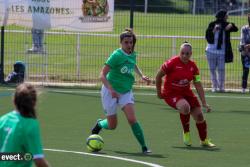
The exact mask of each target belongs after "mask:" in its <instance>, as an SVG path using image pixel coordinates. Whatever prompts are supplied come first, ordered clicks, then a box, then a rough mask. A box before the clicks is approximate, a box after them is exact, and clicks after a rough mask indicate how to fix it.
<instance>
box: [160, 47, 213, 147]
mask: <svg viewBox="0 0 250 167" xmlns="http://www.w3.org/2000/svg"><path fill="white" fill-rule="evenodd" d="M191 56H192V46H191V44H189V43H183V44H182V45H181V47H180V53H179V55H177V56H174V57H172V58H171V59H169V60H167V61H166V62H164V63H163V64H162V66H161V68H160V70H159V71H158V73H157V75H156V90H157V96H158V97H159V98H160V99H164V100H165V102H166V103H167V104H168V105H169V106H171V107H173V108H174V109H176V110H177V111H178V112H179V113H180V120H181V123H182V127H183V142H184V144H185V145H187V146H191V144H192V143H191V138H190V130H189V127H190V115H192V117H193V118H194V120H195V122H196V127H197V129H198V132H199V137H200V142H201V145H202V146H204V147H215V144H213V143H212V142H211V141H210V140H209V138H208V137H207V123H206V120H205V119H204V116H203V113H202V110H201V105H200V103H199V101H198V98H197V97H196V95H195V94H194V93H193V91H192V90H191V84H190V83H191V82H193V84H194V87H195V89H196V91H197V93H198V95H199V98H200V100H201V103H202V107H204V108H205V109H206V110H207V112H210V110H211V108H210V107H209V105H208V104H207V102H206V99H205V93H204V90H203V87H202V84H201V79H200V74H199V70H198V68H197V66H196V64H195V62H193V61H192V60H190V58H191ZM163 77H165V81H164V86H163V90H162V78H163Z"/></svg>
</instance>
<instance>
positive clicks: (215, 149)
mask: <svg viewBox="0 0 250 167" xmlns="http://www.w3.org/2000/svg"><path fill="white" fill-rule="evenodd" d="M172 148H175V149H182V150H191V151H192V150H194V151H214V152H219V151H220V150H221V149H220V148H218V147H215V148H209V147H193V146H191V147H186V146H182V147H180V146H172Z"/></svg>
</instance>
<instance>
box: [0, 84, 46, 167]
mask: <svg viewBox="0 0 250 167" xmlns="http://www.w3.org/2000/svg"><path fill="white" fill-rule="evenodd" d="M13 102H14V104H15V107H16V109H15V110H14V111H12V112H9V113H7V114H5V115H3V116H1V117H0V153H22V154H25V153H31V154H32V157H33V161H34V163H35V165H36V167H48V166H49V165H48V163H47V161H46V160H45V158H44V154H43V149H42V144H41V137H40V128H39V122H38V120H37V117H36V111H35V106H36V102H37V92H36V90H35V88H34V87H33V86H32V85H30V84H27V83H23V84H20V85H19V86H18V87H17V88H16V91H15V94H14V99H13ZM0 166H1V167H31V166H32V161H0Z"/></svg>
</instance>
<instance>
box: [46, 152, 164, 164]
mask: <svg viewBox="0 0 250 167" xmlns="http://www.w3.org/2000/svg"><path fill="white" fill-rule="evenodd" d="M43 150H45V151H53V152H62V153H73V154H81V155H89V156H94V157H104V158H110V159H117V160H121V161H127V162H133V163H137V164H143V165H147V166H150V167H164V166H161V165H158V164H153V163H149V162H144V161H138V160H134V159H128V158H123V157H117V156H111V155H103V154H93V153H87V152H78V151H69V150H59V149H49V148H45V149H43Z"/></svg>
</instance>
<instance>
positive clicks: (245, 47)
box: [239, 13, 250, 93]
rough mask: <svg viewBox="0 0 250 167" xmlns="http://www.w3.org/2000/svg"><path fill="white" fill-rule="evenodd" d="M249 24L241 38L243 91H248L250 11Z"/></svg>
mask: <svg viewBox="0 0 250 167" xmlns="http://www.w3.org/2000/svg"><path fill="white" fill-rule="evenodd" d="M247 18H248V25H245V26H243V27H242V28H241V40H240V47H239V51H240V52H241V62H242V67H243V75H242V84H241V86H242V93H245V92H246V89H247V80H248V74H249V67H250V27H249V26H250V13H249V14H248V17H247Z"/></svg>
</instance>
